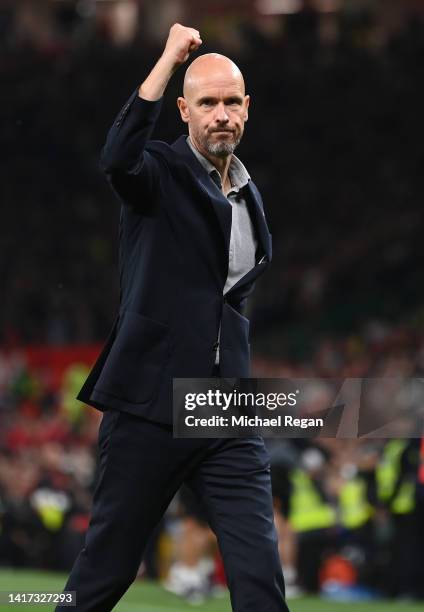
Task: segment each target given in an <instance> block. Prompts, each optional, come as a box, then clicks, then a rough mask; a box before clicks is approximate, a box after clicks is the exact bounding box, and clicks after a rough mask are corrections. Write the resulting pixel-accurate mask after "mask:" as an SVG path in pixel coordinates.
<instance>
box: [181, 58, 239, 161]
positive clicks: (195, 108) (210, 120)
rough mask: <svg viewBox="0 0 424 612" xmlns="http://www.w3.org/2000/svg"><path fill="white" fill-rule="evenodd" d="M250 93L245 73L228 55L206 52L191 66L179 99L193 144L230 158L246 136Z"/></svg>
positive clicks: (204, 152)
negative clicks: (246, 90)
mask: <svg viewBox="0 0 424 612" xmlns="http://www.w3.org/2000/svg"><path fill="white" fill-rule="evenodd" d="M249 100H250V98H249V96H247V95H246V93H245V87H244V80H243V75H242V74H241V72H240V70H239V68H238V67H237V66H236V64H235V63H234V62H233V61H232V60H230V59H229V58H228V57H225V55H220V54H219V53H206V54H205V55H200V56H199V57H197V58H196V59H195V60H194V61H193V62H192V63H191V64H190V66H189V67H188V68H187V71H186V73H185V78H184V96H180V97H179V98H178V100H177V104H178V108H179V109H180V113H181V118H182V120H183V121H184V122H185V123H187V124H188V128H189V135H190V139H191V141H192V143H193V145H194V146H195V147H196V148H197V150H198V151H200V152H201V153H202V155H206V156H209V159H211V158H215V159H216V158H228V157H229V156H230V155H231V154H232V153H233V151H234V149H235V148H236V147H237V145H238V144H239V142H240V139H241V137H242V136H243V130H244V124H245V122H246V121H247V116H248V112H247V111H248V106H249Z"/></svg>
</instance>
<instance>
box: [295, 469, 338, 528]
mask: <svg viewBox="0 0 424 612" xmlns="http://www.w3.org/2000/svg"><path fill="white" fill-rule="evenodd" d="M290 481H291V485H292V491H291V495H290V511H289V523H290V524H291V526H292V528H293V530H294V531H297V532H301V531H312V530H314V529H324V528H326V527H332V526H333V525H335V524H336V513H335V511H334V509H333V507H332V506H331V505H330V504H328V503H326V502H325V501H324V500H323V499H322V497H321V495H320V494H319V492H318V491H317V489H316V487H315V485H314V483H313V481H312V479H311V478H310V477H309V475H308V474H307V473H306V472H305V471H303V470H300V469H297V470H293V471H292V472H291V474H290Z"/></svg>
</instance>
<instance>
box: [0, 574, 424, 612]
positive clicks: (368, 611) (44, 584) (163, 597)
mask: <svg viewBox="0 0 424 612" xmlns="http://www.w3.org/2000/svg"><path fill="white" fill-rule="evenodd" d="M65 580H66V576H64V575H62V574H49V573H44V572H29V571H13V570H1V571H0V591H1V592H2V593H4V592H5V591H9V590H10V591H21V592H31V591H32V592H51V591H60V590H61V589H62V588H63V585H64V583H65ZM289 607H290V610H291V612H350V611H351V610H352V611H353V610H355V612H386V611H388V612H414V611H417V612H418V611H419V610H420V611H421V612H422V610H423V604H422V603H415V604H413V603H408V602H406V601H402V602H388V601H383V602H376V603H373V602H366V603H362V602H354V603H335V602H329V601H324V600H320V599H318V598H314V597H305V598H301V599H296V600H293V601H290V602H289ZM37 609H38V610H53V607H52V606H49V605H43V606H34V605H31V606H30V605H27V606H26V605H17V604H14V605H0V610H1V612H3V611H5V612H6V611H9V610H10V612H13V611H15V612H16V611H17V610H28V611H29V610H31V611H32V612H35V611H36V610H37ZM69 609H70V610H72V607H70V608H69ZM190 609H197V610H200V611H201V612H231V606H230V601H229V598H228V597H227V596H226V597H223V598H220V599H213V600H209V601H207V602H205V603H204V604H196V605H190V604H188V603H186V602H185V601H184V600H182V599H180V598H178V597H176V596H174V595H171V594H169V593H167V592H166V591H164V590H163V589H162V588H161V587H160V586H158V585H157V584H155V583H151V582H144V581H137V582H135V583H134V584H133V585H132V586H131V588H130V589H129V591H128V592H127V594H126V595H125V597H124V598H123V599H122V600H121V602H120V603H119V604H118V606H117V607H116V608H115V610H116V611H117V612H163V611H165V612H166V611H167V610H169V611H171V610H172V612H186V611H187V610H190Z"/></svg>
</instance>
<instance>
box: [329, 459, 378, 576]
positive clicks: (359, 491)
mask: <svg viewBox="0 0 424 612" xmlns="http://www.w3.org/2000/svg"><path fill="white" fill-rule="evenodd" d="M376 459H377V457H376V454H375V453H373V454H372V456H370V454H369V453H366V454H364V455H363V456H359V457H357V458H356V461H355V462H352V463H347V464H344V465H342V466H341V469H340V475H339V480H338V489H337V499H338V524H339V527H340V534H339V545H340V548H341V549H342V550H343V549H345V550H349V555H350V558H351V560H352V561H354V565H355V568H356V571H357V582H358V584H360V585H361V586H366V587H370V588H374V587H376V586H377V567H376V556H375V553H376V538H375V523H374V518H375V515H376V509H375V506H376V486H375V462H376Z"/></svg>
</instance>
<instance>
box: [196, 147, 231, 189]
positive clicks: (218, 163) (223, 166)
mask: <svg viewBox="0 0 424 612" xmlns="http://www.w3.org/2000/svg"><path fill="white" fill-rule="evenodd" d="M202 155H204V156H205V157H206V159H208V160H209V161H210V162H211V164H213V165H214V166H215V168H216V169H217V170H218V172H219V174H220V175H221V182H222V184H223V185H225V184H226V183H227V180H228V169H229V167H230V163H231V156H232V154H230V155H227V156H226V157H215V156H214V155H211V154H210V153H206V152H205V153H202Z"/></svg>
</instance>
